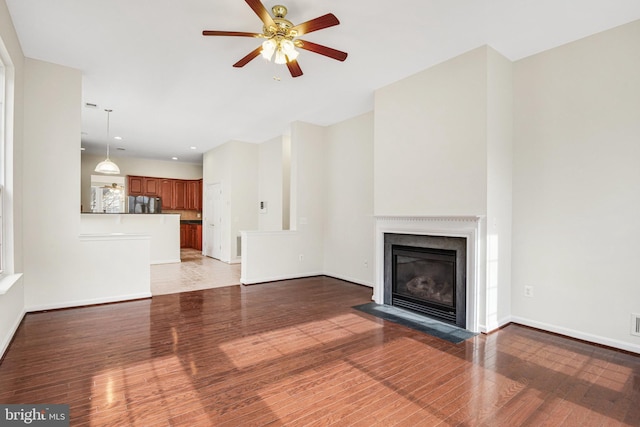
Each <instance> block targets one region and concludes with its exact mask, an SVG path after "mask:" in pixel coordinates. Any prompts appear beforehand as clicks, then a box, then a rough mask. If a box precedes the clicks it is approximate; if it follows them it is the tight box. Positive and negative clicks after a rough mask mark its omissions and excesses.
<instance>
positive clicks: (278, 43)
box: [202, 0, 347, 77]
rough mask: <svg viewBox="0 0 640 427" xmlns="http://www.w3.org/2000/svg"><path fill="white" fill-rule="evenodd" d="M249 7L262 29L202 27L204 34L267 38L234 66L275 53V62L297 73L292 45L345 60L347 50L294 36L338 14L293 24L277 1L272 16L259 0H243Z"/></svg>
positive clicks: (332, 21) (331, 20)
mask: <svg viewBox="0 0 640 427" xmlns="http://www.w3.org/2000/svg"><path fill="white" fill-rule="evenodd" d="M245 1H246V2H247V4H248V5H249V7H250V8H251V9H253V11H254V12H255V13H256V15H258V17H259V18H260V20H261V21H262V22H263V24H264V26H263V27H262V33H246V32H241V31H213V30H205V31H203V32H202V35H203V36H235V37H255V38H261V39H266V40H265V41H264V42H263V43H262V45H261V46H258V47H257V48H256V49H254V50H252V51H251V52H249V54H247V55H246V56H245V57H244V58H242V59H241V60H239V61H238V62H236V63H235V64H233V66H234V67H236V68H240V67H244V66H245V65H247V64H248V63H249V62H250V61H251V60H253V59H254V58H256V57H258V56H260V55H262V56H263V57H264V58H265V59H268V60H271V58H272V57H273V56H274V54H275V59H274V62H275V63H276V64H287V68H289V72H290V73H291V76H292V77H300V76H301V75H302V69H301V68H300V65H299V64H298V61H297V60H296V58H297V57H298V53H299V52H298V51H297V50H296V49H295V48H299V49H304V50H308V51H310V52H315V53H319V54H320V55H324V56H327V57H329V58H333V59H336V60H338V61H344V60H345V59H347V53H346V52H341V51H339V50H336V49H332V48H330V47H327V46H322V45H319V44H316V43H312V42H310V41H306V40H302V39H299V38H297V37H298V36H301V35H304V34H308V33H311V32H313V31H318V30H322V29H324V28H328V27H333V26H334V25H338V24H340V21H338V18H336V17H335V15H334V14H333V13H327V14H326V15H322V16H319V17H317V18H315V19H312V20H310V21H306V22H303V23H302V24H298V25H293V24H292V23H291V21H289V20H287V19H285V16H286V15H287V8H286V7H284V6H282V5H276V6H273V7H272V8H271V11H272V12H273V17H272V16H271V15H270V14H269V12H268V11H267V9H266V8H265V7H264V5H263V4H262V3H261V2H260V0H245Z"/></svg>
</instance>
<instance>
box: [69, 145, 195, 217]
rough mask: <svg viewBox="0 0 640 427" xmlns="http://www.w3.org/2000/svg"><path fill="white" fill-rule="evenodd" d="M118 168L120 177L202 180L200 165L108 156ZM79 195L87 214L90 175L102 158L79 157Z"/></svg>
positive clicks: (95, 156) (83, 155) (89, 201)
mask: <svg viewBox="0 0 640 427" xmlns="http://www.w3.org/2000/svg"><path fill="white" fill-rule="evenodd" d="M109 157H110V158H111V160H112V161H113V162H114V163H115V164H117V165H118V167H119V168H120V175H121V176H126V175H137V176H152V177H158V178H174V179H200V178H202V165H200V164H194V163H185V162H177V161H170V160H169V161H167V160H150V159H137V158H134V157H117V156H113V155H112V154H110V155H109ZM81 159H82V163H81V178H80V179H81V186H82V187H81V194H82V201H81V203H82V206H83V207H84V211H85V212H89V211H90V209H89V207H90V206H91V175H96V172H94V169H95V168H96V165H97V164H98V163H99V162H101V161H103V160H104V156H97V155H93V154H87V153H84V152H83V153H82V155H81Z"/></svg>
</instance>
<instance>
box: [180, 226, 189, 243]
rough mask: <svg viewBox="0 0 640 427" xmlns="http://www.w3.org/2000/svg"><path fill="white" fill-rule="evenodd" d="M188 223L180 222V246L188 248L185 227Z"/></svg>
mask: <svg viewBox="0 0 640 427" xmlns="http://www.w3.org/2000/svg"><path fill="white" fill-rule="evenodd" d="M188 225H189V224H180V248H181V249H182V248H188V247H189V246H187V245H188V243H189V242H187V228H188Z"/></svg>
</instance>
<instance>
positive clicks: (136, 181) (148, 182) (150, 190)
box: [127, 175, 160, 197]
mask: <svg viewBox="0 0 640 427" xmlns="http://www.w3.org/2000/svg"><path fill="white" fill-rule="evenodd" d="M127 181H128V182H127V184H128V188H129V195H130V196H154V197H156V196H159V195H160V178H152V177H146V176H132V175H129V176H128V177H127Z"/></svg>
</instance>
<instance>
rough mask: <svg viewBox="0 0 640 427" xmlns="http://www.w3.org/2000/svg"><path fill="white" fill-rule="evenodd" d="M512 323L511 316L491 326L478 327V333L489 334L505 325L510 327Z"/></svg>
mask: <svg viewBox="0 0 640 427" xmlns="http://www.w3.org/2000/svg"><path fill="white" fill-rule="evenodd" d="M511 322H513V320H512V318H511V316H505V317H503V318H502V319H500V320H498V321H497V322H495V323H492V324H491V325H478V332H481V333H483V334H489V333H491V332H493V331H495V330H498V329H500V328H502V327H503V326H504V325H508V324H509V323H511Z"/></svg>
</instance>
